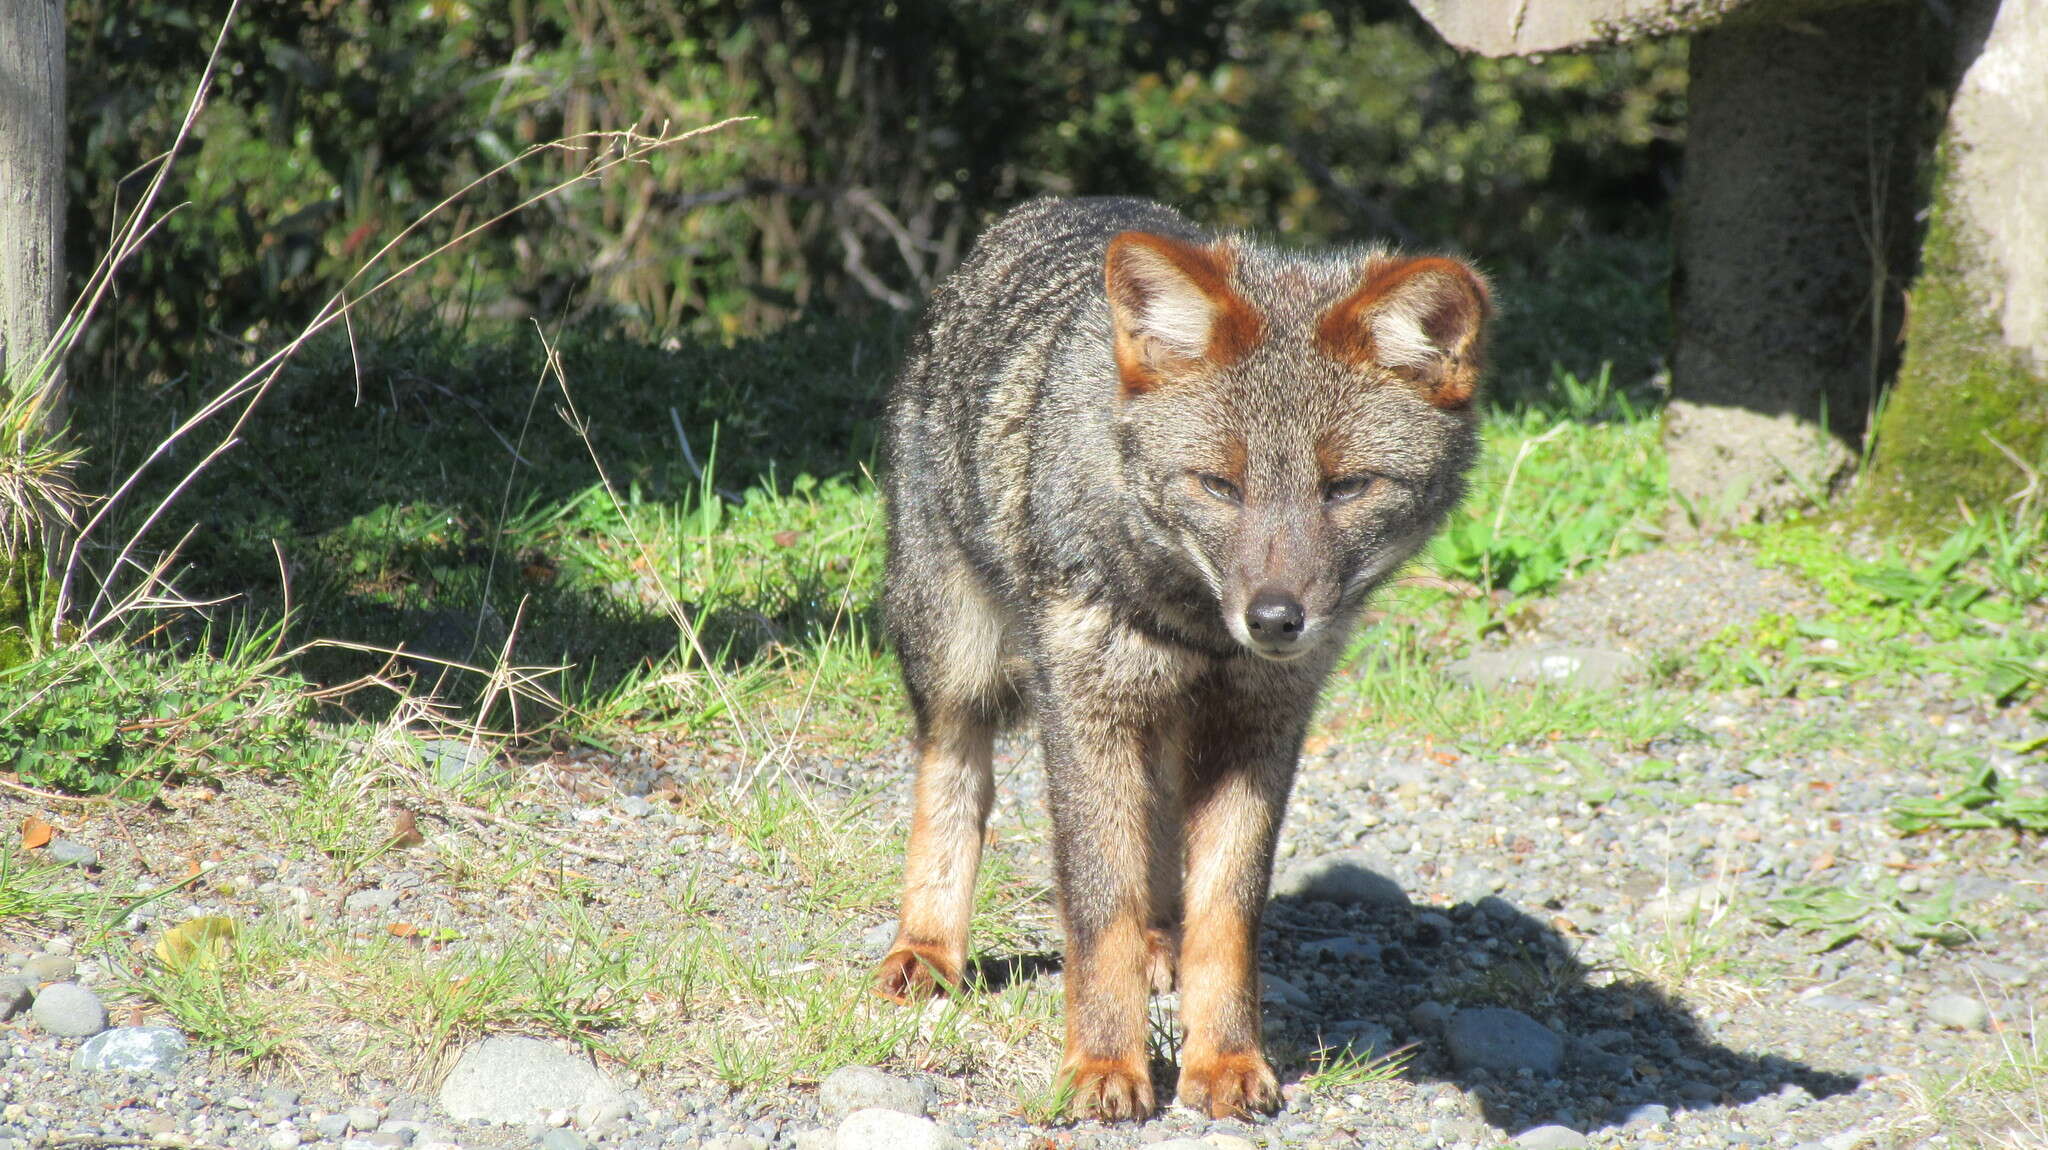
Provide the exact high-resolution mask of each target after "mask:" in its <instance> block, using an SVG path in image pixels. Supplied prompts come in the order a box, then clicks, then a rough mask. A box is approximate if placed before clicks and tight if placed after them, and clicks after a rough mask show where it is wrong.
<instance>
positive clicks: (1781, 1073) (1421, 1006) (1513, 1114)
mask: <svg viewBox="0 0 2048 1150" xmlns="http://www.w3.org/2000/svg"><path fill="white" fill-rule="evenodd" d="M1317 886H1318V888H1320V890H1322V891H1329V890H1332V889H1335V890H1340V891H1344V892H1346V897H1345V899H1344V901H1342V902H1332V901H1328V900H1325V899H1321V898H1317V897H1314V894H1315V893H1317V891H1316V890H1311V891H1310V892H1308V893H1284V894H1282V895H1280V896H1278V897H1276V898H1275V899H1274V900H1273V901H1272V902H1271V903H1270V904H1269V905H1268V908H1267V913H1266V918H1265V930H1264V936H1263V938H1262V939H1261V945H1260V959H1261V963H1262V966H1263V967H1264V969H1267V970H1270V971H1272V972H1274V973H1275V974H1277V975H1279V977H1280V978H1281V979H1284V980H1288V983H1289V988H1290V989H1292V990H1293V991H1294V993H1293V994H1287V995H1284V996H1281V995H1275V994H1274V993H1272V991H1271V989H1269V991H1268V993H1267V996H1266V997H1267V1003H1266V1016H1267V1019H1268V1026H1269V1033H1270V1034H1272V1035H1273V1037H1274V1039H1275V1040H1274V1041H1273V1042H1272V1043H1271V1045H1272V1046H1273V1047H1274V1048H1275V1050H1274V1053H1275V1054H1276V1056H1277V1057H1276V1069H1279V1070H1280V1071H1281V1072H1282V1076H1283V1078H1284V1079H1288V1080H1297V1081H1298V1080H1299V1079H1300V1078H1301V1077H1303V1076H1305V1075H1306V1074H1308V1073H1310V1072H1312V1071H1313V1070H1314V1069H1315V1067H1316V1065H1317V1064H1318V1062H1319V1060H1321V1059H1326V1058H1328V1057H1329V1056H1331V1055H1334V1054H1336V1053H1338V1052H1340V1051H1346V1052H1348V1053H1350V1054H1351V1055H1352V1056H1354V1057H1358V1058H1370V1057H1376V1056H1382V1055H1386V1054H1389V1053H1392V1052H1393V1051H1396V1050H1401V1049H1404V1048H1405V1049H1406V1051H1407V1054H1408V1061H1407V1062H1406V1064H1405V1065H1404V1066H1403V1067H1402V1071H1401V1073H1402V1075H1403V1076H1404V1077H1406V1078H1408V1079H1410V1080H1434V1081H1442V1082H1448V1083H1451V1084H1452V1085H1455V1086H1457V1087H1458V1088H1459V1089H1461V1090H1463V1091H1464V1092H1465V1093H1466V1095H1467V1096H1468V1097H1470V1098H1472V1099H1473V1100H1474V1101H1475V1102H1476V1103H1477V1105H1478V1108H1479V1111H1480V1114H1481V1116H1482V1117H1483V1118H1484V1119H1485V1120H1486V1121H1487V1122H1488V1123H1490V1124H1491V1125H1493V1126H1495V1127H1498V1128H1500V1129H1503V1130H1507V1131H1508V1132H1510V1133H1516V1132H1519V1131H1520V1130H1522V1129H1526V1128H1528V1127H1530V1126H1535V1125H1548V1124H1553V1123H1554V1124H1557V1125H1562V1126H1569V1127H1572V1128H1573V1129H1576V1130H1578V1131H1580V1132H1581V1133H1592V1132H1594V1131H1597V1130H1601V1129H1604V1128H1608V1127H1613V1126H1621V1125H1625V1124H1627V1123H1628V1122H1629V1120H1630V1118H1631V1116H1632V1115H1635V1116H1641V1115H1643V1113H1644V1108H1646V1107H1663V1108H1664V1110H1665V1111H1667V1112H1668V1113H1677V1112H1679V1111H1682V1110H1698V1109H1708V1108H1712V1107H1721V1106H1739V1105H1743V1104H1746V1103H1750V1102H1755V1101H1757V1100H1759V1099H1762V1098H1765V1097H1767V1096H1769V1095H1773V1094H1781V1093H1784V1092H1787V1091H1788V1089H1790V1088H1796V1090H1797V1091H1803V1092H1805V1093H1806V1094H1807V1095H1810V1096H1811V1097H1813V1098H1825V1097H1829V1096H1832V1095H1836V1094H1842V1093H1846V1092H1848V1091H1851V1090H1854V1089H1856V1088H1857V1086H1858V1085H1859V1084H1860V1083H1861V1079H1860V1078H1859V1077H1858V1076H1856V1075H1853V1074H1849V1073H1843V1072H1840V1071H1834V1070H1827V1069H1822V1068H1818V1067H1814V1066H1810V1065H1807V1064H1806V1063H1803V1062H1801V1061H1799V1060H1797V1059H1793V1058H1788V1057H1785V1056H1782V1055H1779V1054H1774V1053H1770V1052H1768V1051H1765V1052H1744V1051H1739V1050H1735V1049H1731V1048H1730V1047H1728V1046H1725V1045H1723V1044H1721V1043H1719V1042H1717V1041H1716V1040H1715V1038H1714V1035H1713V1031H1712V1027H1711V1025H1710V1024H1709V1022H1708V1021H1707V1020H1705V1019H1703V1018H1702V1017H1701V1016H1700V1015H1699V1014H1698V1013H1697V1012H1696V1011H1695V1010H1694V1008H1693V1007H1692V1006H1691V1005H1689V1004H1688V1003H1686V1002H1685V1001H1684V1000H1683V999H1681V998H1679V997H1677V996H1676V995H1674V994H1672V993H1670V992H1669V991H1667V990H1666V989H1664V988H1663V987H1661V986H1658V985H1655V984H1653V983H1650V982H1647V981H1643V980H1641V979H1626V978H1616V979H1612V980H1599V981H1596V980H1595V978H1594V977H1593V976H1594V974H1595V972H1594V971H1593V970H1591V969H1589V968H1588V967H1587V966H1585V964H1583V963H1582V962H1580V961H1579V959H1578V958H1577V957H1576V954H1575V947H1574V946H1573V945H1572V943H1571V941H1570V940H1569V939H1568V938H1567V937H1566V936H1565V935H1564V934H1562V933H1561V932H1560V931H1559V930H1558V929H1556V928H1555V927H1553V926H1552V925H1551V924H1550V923H1548V922H1546V921H1544V920H1542V919H1539V918H1538V917H1536V916H1535V915H1532V914H1529V913H1527V912H1525V911H1523V910H1521V909H1520V908H1517V907H1516V906H1514V905H1513V904H1511V903H1510V902H1508V901H1507V900H1505V899H1502V898H1499V897H1497V896H1488V897H1486V898H1482V899H1480V900H1478V901H1477V902H1476V903H1460V904H1458V905H1456V906H1452V907H1448V908H1432V907H1426V906H1418V905H1415V904H1412V903H1410V902H1409V900H1408V898H1407V895H1406V892H1405V891H1403V890H1402V889H1401V887H1400V885H1399V884H1398V883H1396V882H1395V881H1394V880H1393V879H1391V878H1388V877H1386V876H1384V875H1381V874H1378V873H1376V872H1374V871H1372V870H1370V869H1368V868H1366V867H1364V866H1360V865H1358V864H1356V863H1351V862H1345V863H1341V864H1338V865H1337V866H1334V867H1331V868H1329V869H1328V870H1327V871H1325V872H1324V875H1323V876H1322V879H1321V881H1320V882H1319V883H1318V884H1317ZM1509 1012H1512V1013H1509ZM1461 1015H1462V1016H1463V1017H1461ZM1276 1024H1277V1025H1276ZM1290 1053H1291V1054H1292V1055H1293V1057H1292V1058H1288V1057H1287V1056H1288V1054H1290ZM1651 1113H1654V1112H1653V1111H1652V1112H1651Z"/></svg>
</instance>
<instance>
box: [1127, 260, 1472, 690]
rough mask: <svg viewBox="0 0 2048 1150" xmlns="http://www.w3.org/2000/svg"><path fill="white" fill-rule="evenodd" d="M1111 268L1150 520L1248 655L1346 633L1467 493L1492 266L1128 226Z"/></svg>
mask: <svg viewBox="0 0 2048 1150" xmlns="http://www.w3.org/2000/svg"><path fill="white" fill-rule="evenodd" d="M1104 283H1105V288H1106V292H1107V296H1108V303H1109V312H1110V320H1111V330H1112V335H1113V339H1114V348H1113V350H1114V355H1115V361H1116V374H1117V386H1118V388H1119V395H1118V398H1117V401H1116V402H1117V432H1118V451H1119V455H1120V460H1121V464H1122V467H1123V470H1124V479H1125V482H1126V484H1127V486H1128V488H1129V490H1131V491H1132V492H1133V493H1134V494H1135V496H1136V500H1137V503H1138V505H1139V508H1140V509H1141V511H1142V514H1143V516H1144V518H1145V520H1146V521H1147V523H1146V526H1147V530H1148V534H1150V535H1151V536H1153V537H1154V538H1155V539H1159V540H1162V541H1163V542H1164V543H1165V544H1166V545H1167V546H1168V547H1170V548H1172V549H1174V550H1176V551H1178V552H1179V553H1180V554H1181V556H1182V557H1183V558H1184V559H1185V561H1186V563H1187V564H1189V565H1190V566H1191V567H1193V568H1194V570H1195V571H1197V572H1198V573H1199V574H1200V576H1201V578H1202V579H1203V580H1204V581H1205V582H1206V583H1207V584H1208V585H1209V587H1210V589H1211V590H1212V591H1213V592H1214V593H1215V596H1216V603H1217V607H1218V609H1219V610H1220V611H1221V614H1222V620H1221V621H1222V623H1223V625H1224V626H1225V627H1226V628H1228V629H1229V632H1230V634H1231V635H1232V637H1234V638H1235V639H1236V640H1237V642H1238V643H1240V644H1242V645H1243V646H1244V647H1246V648H1248V649H1249V650H1251V651H1253V652H1255V653H1256V654H1258V655H1260V656H1262V657H1264V658H1267V659H1273V660H1287V659H1294V658H1298V657H1300V656H1301V655H1303V654H1305V653H1307V652H1308V651H1310V650H1312V649H1314V648H1315V647H1316V646H1317V645H1318V644H1319V643H1320V642H1321V641H1323V640H1324V639H1326V638H1328V637H1330V636H1331V635H1333V634H1340V633H1342V632H1343V631H1344V630H1345V624H1346V623H1347V622H1348V621H1349V619H1350V618H1352V616H1353V615H1354V614H1355V612H1356V609H1357V608H1358V607H1359V606H1360V605H1361V604H1362V603H1363V602H1364V599H1365V597H1366V595H1367V594H1369V593H1370V591H1371V590H1372V588H1373V587H1374V586H1375V585H1377V584H1378V583H1379V582H1380V581H1381V580H1382V579H1384V578H1386V577H1387V576H1388V575H1389V574H1390V573H1391V572H1393V570H1394V569H1395V568H1397V567H1399V566H1400V565H1401V564H1402V563H1403V562H1404V561H1406V560H1407V559H1408V558H1409V557H1410V556H1412V555H1413V554H1414V553H1415V551H1416V550H1417V549H1418V548H1420V547H1421V546H1422V544H1423V543H1424V542H1425V541H1426V540H1427V539H1428V538H1429V536H1430V534H1431V533H1432V532H1433V531H1434V530H1435V529H1436V527H1437V526H1438V524H1439V523H1441V522H1442V520H1443V518H1444V516H1445V515H1446V514H1448V513H1449V511H1450V510H1451V508H1452V507H1454V506H1455V505H1456V503H1457V501H1458V500H1459V498H1460V497H1461V496H1462V495H1463V491H1464V474H1465V471H1466V470H1467V468H1469V467H1470V465H1471V463H1472V460H1473V458H1474V456H1475V454H1476V452H1477V447H1478V433H1477V417H1476V414H1475V412H1474V411H1473V398H1474V395H1475V391H1476V388H1477V385H1478V379H1479V370H1480V362H1479V352H1480V349H1481V344H1482V338H1481V337H1482V335H1483V334H1484V333H1483V329H1484V327H1485V325H1486V322H1487V318H1488V314H1489V310H1490V301H1489V296H1488V292H1487V288H1486V284H1485V281H1484V280H1482V279H1481V278H1480V277H1479V275H1478V274H1477V273H1475V272H1474V271H1473V270H1472V269H1471V268H1470V267H1468V266H1466V265H1465V264H1463V263H1460V262H1458V261H1456V260H1451V259H1442V258H1436V257H1425V258H1400V257H1395V256H1391V255H1388V254H1386V253H1384V252H1379V251H1368V252H1364V253H1351V254H1348V255H1344V256H1303V255H1299V254H1292V253H1284V252H1277V251H1270V250H1266V249H1262V248H1258V247H1255V246H1253V245H1250V244H1248V243H1246V242H1244V241H1241V240H1235V239H1231V240H1221V241H1217V242H1215V243H1211V244H1197V243H1191V242H1189V241H1187V240H1183V239H1178V238H1173V237H1168V236H1162V235H1155V234H1151V233H1146V232H1124V233H1122V234H1120V235H1118V236H1116V237H1115V238H1114V239H1113V240H1112V241H1111V242H1110V245H1109V250H1108V254H1107V256H1106V259H1105V266H1104Z"/></svg>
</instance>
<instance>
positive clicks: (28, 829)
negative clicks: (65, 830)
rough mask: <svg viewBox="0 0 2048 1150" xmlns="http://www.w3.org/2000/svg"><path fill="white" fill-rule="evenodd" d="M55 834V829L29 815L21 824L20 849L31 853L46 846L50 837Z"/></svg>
mask: <svg viewBox="0 0 2048 1150" xmlns="http://www.w3.org/2000/svg"><path fill="white" fill-rule="evenodd" d="M56 833H57V828H55V827H53V826H51V825H50V824H49V823H46V822H44V821H43V820H41V819H39V818H37V817H36V816H34V815H30V816H29V817H27V818H26V819H23V820H22V822H21V849H23V850H26V851H32V850H34V849H36V848H37V847H43V846H48V845H50V837H51V836H52V835H55V834H56Z"/></svg>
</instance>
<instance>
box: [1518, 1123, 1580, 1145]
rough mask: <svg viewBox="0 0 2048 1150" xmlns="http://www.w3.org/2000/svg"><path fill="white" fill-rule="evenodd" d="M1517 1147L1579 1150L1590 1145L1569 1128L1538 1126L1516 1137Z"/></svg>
mask: <svg viewBox="0 0 2048 1150" xmlns="http://www.w3.org/2000/svg"><path fill="white" fill-rule="evenodd" d="M1515 1145H1517V1146H1519V1147H1521V1148H1522V1150H1579V1148H1580V1147H1582V1146H1587V1145H1590V1143H1588V1142H1587V1141H1586V1136H1585V1135H1584V1134H1581V1133H1579V1132H1578V1131H1576V1130H1574V1129H1572V1128H1571V1127H1569V1126H1538V1127H1536V1128H1534V1129H1531V1130H1524V1131H1522V1132H1521V1133H1520V1134H1517V1135H1515Z"/></svg>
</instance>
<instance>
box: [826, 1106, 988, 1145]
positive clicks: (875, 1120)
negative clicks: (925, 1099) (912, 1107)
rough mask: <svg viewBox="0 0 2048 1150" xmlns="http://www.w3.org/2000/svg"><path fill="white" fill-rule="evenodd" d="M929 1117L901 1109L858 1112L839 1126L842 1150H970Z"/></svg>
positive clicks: (839, 1143)
mask: <svg viewBox="0 0 2048 1150" xmlns="http://www.w3.org/2000/svg"><path fill="white" fill-rule="evenodd" d="M966 1146H967V1144H966V1143H964V1142H962V1141H960V1139H958V1138H956V1137H954V1136H953V1135H952V1134H950V1133H948V1132H947V1131H946V1130H945V1129H944V1128H943V1127H941V1126H940V1125H939V1124H938V1123H936V1122H934V1121H932V1120H931V1119H929V1118H918V1117H916V1116H914V1115H910V1114H905V1113H903V1112H901V1111H898V1110H880V1109H870V1110H856V1111H854V1112H853V1113H851V1114H849V1115H847V1116H846V1120H845V1121H844V1122H841V1123H840V1124H839V1140H838V1150H966Z"/></svg>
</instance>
